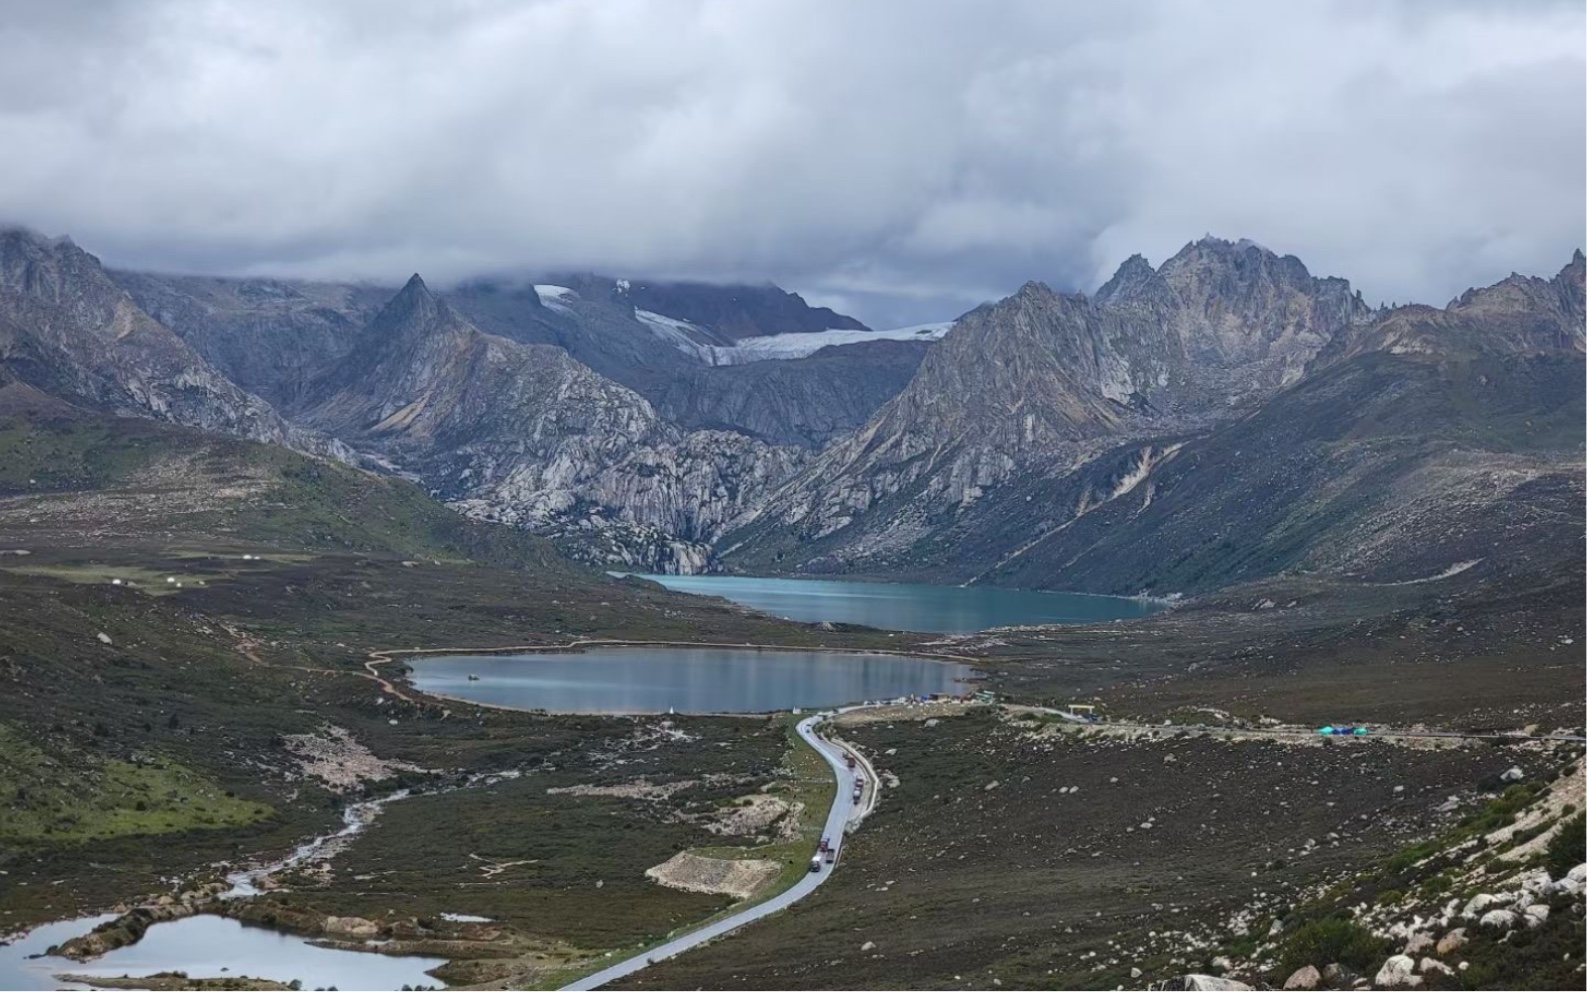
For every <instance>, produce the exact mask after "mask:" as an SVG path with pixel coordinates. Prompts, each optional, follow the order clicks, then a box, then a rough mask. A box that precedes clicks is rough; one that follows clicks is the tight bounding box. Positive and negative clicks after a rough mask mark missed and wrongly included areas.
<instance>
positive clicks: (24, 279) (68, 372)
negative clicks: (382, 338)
mask: <svg viewBox="0 0 1587 993" xmlns="http://www.w3.org/2000/svg"><path fill="white" fill-rule="evenodd" d="M0 376H3V377H6V378H9V379H11V380H14V381H17V382H20V383H24V384H27V385H28V386H30V387H32V388H34V389H36V390H38V391H40V392H41V393H44V394H46V395H49V396H53V397H56V398H58V399H61V400H65V401H68V402H70V403H74V404H80V405H83V406H86V407H90V408H93V409H97V410H103V411H107V412H110V413H115V414H127V415H133V416H140V417H153V418H157V419H160V420H165V421H171V422H173V423H177V424H185V425H190V426H193V427H200V428H205V429H208V430H212V431H220V432H224V433H227V434H234V435H239V436H241V437H245V438H252V439H255V440H259V441H269V442H276V443H280V444H288V445H291V446H292V447H295V448H299V449H301V450H303V451H308V452H313V453H317V454H327V455H334V456H337V457H345V456H347V455H349V454H350V453H349V452H348V451H347V450H346V448H345V446H342V445H340V444H339V443H336V442H334V441H332V440H330V439H328V438H324V437H318V436H316V435H314V434H312V433H310V432H306V431H303V430H301V429H299V428H297V427H294V426H293V425H291V424H288V423H287V422H286V421H285V420H284V419H283V418H282V417H281V416H280V415H279V414H278V413H277V412H276V411H275V410H274V408H272V407H271V405H270V404H269V403H268V402H267V401H265V400H263V399H262V398H260V397H258V396H256V395H254V394H253V393H250V392H248V391H247V390H245V389H244V388H242V387H241V386H239V385H238V384H237V383H236V382H234V381H233V380H232V379H230V378H228V376H227V375H226V374H225V373H224V372H222V371H221V370H220V369H217V368H216V367H215V366H213V365H211V364H210V362H208V361H207V360H206V359H205V357H204V356H203V355H201V354H200V353H199V352H198V351H197V350H195V349H194V348H193V347H192V346H191V345H189V344H188V343H187V342H186V341H185V340H183V339H182V338H181V337H180V336H178V335H177V334H175V333H173V332H172V331H171V330H170V329H169V328H167V327H166V326H165V325H163V324H161V323H160V322H158V321H156V320H154V319H153V318H151V317H150V316H149V315H148V314H147V313H146V312H145V311H143V310H142V309H141V308H140V307H138V305H137V304H136V303H135V302H134V301H133V299H132V298H131V296H130V295H129V294H128V293H127V292H126V290H125V289H123V288H122V287H121V286H119V285H118V284H117V283H116V282H115V281H114V280H113V279H111V278H110V276H109V274H107V273H106V272H105V270H104V268H103V267H102V266H101V265H100V263H99V260H98V259H97V258H95V257H94V256H92V255H90V254H88V253H87V252H85V251H83V250H82V249H81V248H78V247H77V245H76V244H74V243H73V242H72V241H71V239H69V238H57V239H46V238H40V237H38V236H36V235H33V234H31V233H29V232H26V231H21V230H17V229H7V230H0Z"/></svg>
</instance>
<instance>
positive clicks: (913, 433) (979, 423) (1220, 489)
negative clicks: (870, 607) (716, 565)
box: [724, 239, 1584, 593]
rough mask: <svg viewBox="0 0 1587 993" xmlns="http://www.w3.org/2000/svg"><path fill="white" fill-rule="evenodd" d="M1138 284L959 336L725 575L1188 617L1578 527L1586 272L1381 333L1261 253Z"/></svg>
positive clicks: (797, 487) (811, 476)
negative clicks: (1305, 579) (1242, 590)
mask: <svg viewBox="0 0 1587 993" xmlns="http://www.w3.org/2000/svg"><path fill="white" fill-rule="evenodd" d="M1209 260H1214V261H1213V262H1210V263H1209ZM1144 266H1145V263H1144V260H1141V259H1138V258H1137V259H1132V260H1130V261H1128V262H1126V263H1125V264H1124V266H1123V267H1122V268H1121V270H1120V273H1119V274H1118V275H1116V276H1115V277H1114V278H1113V279H1112V280H1110V281H1109V283H1108V284H1107V285H1106V286H1105V287H1104V288H1103V291H1102V292H1100V293H1098V295H1097V297H1096V299H1094V300H1086V299H1084V298H1080V297H1071V296H1064V295H1060V294H1056V293H1053V292H1052V291H1050V290H1047V289H1046V288H1045V287H1042V286H1039V285H1027V286H1026V287H1024V288H1023V289H1022V290H1021V291H1020V292H1019V293H1018V294H1016V295H1015V296H1014V297H1011V298H1010V299H1008V300H1005V301H1003V302H1001V303H999V304H997V305H995V306H993V307H991V308H989V309H987V310H984V311H982V312H979V313H978V314H974V315H971V316H969V317H967V318H966V319H964V320H963V321H961V322H960V324H959V325H958V326H957V327H956V328H955V330H954V332H953V333H952V334H950V335H949V337H948V338H947V339H946V340H945V341H944V343H943V345H942V346H941V348H940V349H938V350H937V351H934V352H933V353H932V354H931V355H930V356H928V358H927V360H926V362H925V363H923V364H922V367H921V371H920V374H919V375H917V376H916V379H915V380H914V382H912V383H911V384H910V386H909V387H908V388H907V389H906V390H905V391H904V392H903V393H901V394H900V395H899V396H898V397H897V398H896V399H894V400H893V401H891V402H890V403H889V404H888V405H887V406H886V407H884V408H883V409H882V411H881V412H879V414H878V415H877V417H876V418H875V419H873V420H872V421H871V423H870V424H868V425H867V426H866V427H865V428H863V429H861V430H860V431H858V432H856V433H855V434H854V435H852V436H850V437H848V438H846V439H842V440H840V441H838V442H835V443H834V444H833V445H831V446H829V447H828V448H827V449H826V450H825V451H823V452H822V453H821V455H820V456H819V457H818V458H817V459H816V460H814V461H813V462H812V463H811V464H810V465H809V466H808V467H807V468H806V469H805V470H804V472H803V473H802V474H801V475H800V476H799V477H797V478H796V479H795V480H793V481H791V482H790V483H789V484H788V485H786V486H784V487H783V488H781V489H780V490H779V491H778V493H777V494H776V496H775V497H774V498H773V499H772V501H771V502H770V503H769V504H768V505H767V507H766V508H764V509H763V510H762V511H760V512H759V513H758V514H757V515H756V517H755V519H753V520H752V521H750V522H747V523H746V524H745V526H744V527H743V528H741V529H739V530H738V531H737V532H735V533H734V534H731V535H729V536H728V537H727V538H726V539H725V541H724V547H725V549H726V552H727V555H728V560H729V561H730V562H734V563H736V564H738V565H739V566H740V567H742V568H745V569H747V570H750V571H758V570H775V569H789V570H795V571H806V572H822V571H831V572H857V573H861V574H885V575H896V574H906V575H914V576H920V577H924V576H932V577H934V578H937V579H939V580H943V579H946V580H952V581H957V582H1000V583H1009V584H1013V585H1025V586H1051V585H1067V586H1070V587H1076V586H1078V587H1081V588H1086V589H1091V590H1095V591H1097V592H1109V593H1137V592H1156V593H1167V592H1187V591H1199V590H1205V589H1208V588H1211V587H1214V586H1217V585H1221V584H1223V583H1226V582H1229V581H1232V580H1235V579H1240V578H1254V577H1256V576H1261V575H1270V574H1272V573H1275V572H1278V571H1281V570H1285V569H1297V568H1328V569H1333V570H1353V571H1360V570H1364V571H1366V572H1371V571H1372V570H1373V568H1374V564H1375V563H1376V564H1378V565H1381V564H1382V563H1383V562H1386V561H1390V560H1392V561H1394V562H1397V563H1400V564H1401V565H1403V566H1405V567H1406V568H1412V567H1413V565H1412V564H1413V563H1414V564H1415V567H1420V566H1421V565H1428V566H1431V565H1433V562H1432V561H1431V560H1434V559H1437V560H1439V561H1442V562H1443V563H1444V566H1453V565H1455V564H1458V563H1459V562H1462V561H1469V560H1470V558H1471V557H1473V556H1475V557H1483V556H1479V555H1478V551H1480V550H1481V549H1484V548H1486V549H1489V551H1490V552H1492V551H1493V550H1494V548H1497V549H1499V550H1507V549H1511V548H1513V547H1514V546H1513V545H1512V544H1508V543H1507V538H1506V537H1505V536H1504V531H1505V528H1507V527H1509V526H1510V525H1509V524H1506V523H1504V522H1506V521H1509V520H1510V519H1511V517H1512V512H1514V511H1515V510H1516V508H1517V507H1525V506H1527V504H1526V502H1525V501H1520V502H1517V501H1516V497H1517V488H1520V487H1531V488H1532V490H1530V491H1529V492H1538V493H1541V492H1542V491H1545V490H1546V491H1549V492H1556V491H1558V495H1559V496H1560V497H1561V498H1562V499H1564V500H1565V501H1566V503H1567V504H1569V502H1570V501H1572V500H1574V501H1576V502H1577V503H1579V502H1580V499H1581V488H1580V481H1579V476H1580V463H1581V447H1582V429H1581V423H1582V396H1583V379H1582V368H1581V366H1582V352H1583V336H1582V325H1583V319H1584V318H1583V309H1582V305H1581V294H1582V285H1583V262H1582V257H1581V255H1580V254H1579V253H1578V254H1577V256H1576V257H1575V258H1574V259H1573V260H1572V262H1571V263H1570V264H1569V265H1568V266H1566V267H1565V269H1564V270H1562V271H1561V272H1560V273H1559V274H1558V275H1556V276H1555V277H1554V278H1552V279H1548V280H1544V279H1531V278H1525V277H1514V276H1513V277H1511V278H1510V279H1507V280H1505V281H1504V282H1502V283H1500V284H1498V285H1496V286H1494V287H1490V288H1488V289H1484V290H1477V291H1473V292H1470V293H1467V294H1464V295H1463V296H1462V297H1461V298H1460V299H1458V300H1456V301H1454V302H1453V303H1452V304H1451V305H1450V306H1449V307H1448V308H1446V309H1444V310H1441V311H1440V310H1434V309H1432V308H1427V307H1417V306H1413V307H1404V308H1397V309H1394V310H1390V311H1370V310H1368V309H1367V308H1366V307H1365V306H1364V305H1362V304H1361V303H1360V301H1359V298H1358V297H1356V295H1355V294H1353V293H1352V292H1351V291H1350V289H1349V286H1348V284H1345V283H1344V282H1343V281H1342V280H1314V279H1312V278H1311V277H1310V276H1309V275H1307V274H1306V273H1305V269H1304V267H1303V266H1301V265H1300V264H1299V262H1298V261H1295V260H1289V259H1280V258H1278V257H1276V256H1273V255H1272V254H1271V253H1268V252H1266V251H1265V250H1263V249H1260V248H1259V247H1257V246H1254V245H1251V244H1249V243H1238V244H1236V243H1229V242H1220V241H1216V240H1212V239H1208V240H1204V241H1202V242H1197V243H1195V244H1192V245H1190V246H1187V247H1186V248H1185V249H1184V250H1183V251H1181V252H1180V253H1179V254H1178V255H1176V256H1175V257H1174V259H1171V260H1169V261H1168V262H1166V263H1164V265H1163V266H1162V267H1161V269H1160V270H1158V271H1157V272H1156V273H1154V274H1148V273H1147V272H1146V271H1145V269H1144V268H1143V267H1144ZM1099 301H1100V302H1099ZM1121 311H1122V313H1121ZM1077 343H1078V344H1079V345H1081V346H1082V347H1085V346H1088V347H1089V349H1090V350H1089V351H1077V350H1076V346H1077ZM1479 478H1480V479H1481V480H1482V482H1480V483H1479V482H1475V480H1476V479H1479ZM1519 513H1520V515H1521V517H1523V518H1525V517H1528V516H1529V513H1530V512H1529V511H1520V512H1519ZM1544 516H1547V514H1546V513H1545V515H1544ZM1456 518H1459V520H1460V525H1459V526H1458V527H1457V526H1456V524H1455V519H1456ZM1394 522H1398V524H1395V523H1394ZM1445 525H1447V526H1445ZM1406 528H1410V529H1412V530H1414V529H1418V528H1420V529H1425V531H1424V532H1423V533H1421V534H1420V535H1419V536H1413V535H1412V534H1411V533H1410V531H1407V530H1405V529H1406ZM1474 533H1480V534H1481V535H1483V537H1474ZM1555 537H1556V538H1557V537H1559V536H1558V535H1556V536H1555ZM1418 541H1421V542H1422V543H1421V544H1419V545H1418V544H1417V542H1418ZM1457 545H1459V546H1461V547H1464V548H1465V549H1466V551H1465V552H1462V553H1460V554H1461V555H1462V556H1465V557H1464V558H1452V557H1450V556H1452V555H1454V554H1455V552H1454V551H1453V548H1454V547H1455V546H1457ZM1391 548H1392V550H1393V552H1394V554H1392V555H1391V554H1390V551H1391ZM1430 549H1436V551H1430ZM1440 556H1442V558H1440ZM1488 557H1492V556H1491V555H1489V556H1488ZM1440 568H1442V567H1440ZM1430 571H1432V572H1436V571H1438V570H1437V569H1431V570H1430ZM1385 575H1387V574H1385ZM1392 578H1394V579H1399V578H1404V577H1401V576H1399V575H1398V574H1396V575H1395V576H1394V577H1392Z"/></svg>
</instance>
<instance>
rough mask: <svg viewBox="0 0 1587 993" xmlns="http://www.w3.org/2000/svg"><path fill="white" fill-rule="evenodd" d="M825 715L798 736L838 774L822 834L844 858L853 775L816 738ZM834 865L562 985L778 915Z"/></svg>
mask: <svg viewBox="0 0 1587 993" xmlns="http://www.w3.org/2000/svg"><path fill="white" fill-rule="evenodd" d="M824 716H825V715H823V714H816V715H815V716H813V717H806V718H805V719H804V720H802V721H800V722H799V725H798V731H799V737H801V738H803V739H804V740H805V741H806V742H808V743H809V744H810V745H811V747H813V748H814V749H815V750H816V751H818V752H820V753H821V757H822V758H824V759H826V760H827V764H828V765H830V766H832V771H833V772H834V773H836V774H837V779H838V795H837V799H836V800H834V801H833V802H832V810H831V811H830V812H829V813H828V814H827V824H826V829H825V830H824V831H823V837H826V838H830V839H832V842H833V844H835V845H837V846H838V857H839V858H840V859H841V858H842V855H843V841H844V836H843V828H844V826H845V825H846V824H847V823H848V820H849V809H850V807H851V806H852V805H853V803H854V799H853V797H854V774H853V773H851V772H850V771H849V767H848V765H847V763H845V762H844V760H843V752H842V751H841V750H840V749H838V747H837V746H835V745H831V744H828V743H827V742H826V741H823V740H822V739H821V738H819V737H817V735H816V733H815V725H816V724H817V723H819V722H820V721H821V719H822V717H824ZM834 868H836V866H835V865H830V866H829V865H823V866H822V869H821V871H820V872H812V873H808V874H806V875H805V876H803V877H801V878H800V880H799V882H797V883H795V884H794V885H793V886H791V887H789V888H788V889H786V890H784V891H783V892H781V893H779V894H777V895H776V896H774V897H772V898H771V899H770V900H767V901H765V902H764V903H758V904H756V905H755V906H753V907H749V908H746V909H745V910H741V911H739V912H738V913H736V914H734V915H733V916H731V917H727V918H724V919H722V920H720V921H717V922H716V923H715V924H708V925H706V926H705V927H702V928H700V929H698V930H696V931H690V932H689V933H688V934H686V935H684V936H682V937H681V938H674V939H672V940H671V941H669V942H667V943H666V944H665V945H660V946H658V947H656V948H652V949H651V950H650V951H648V952H645V953H643V954H641V955H635V956H634V957H633V958H631V959H626V960H625V961H622V962H619V963H617V964H616V965H610V966H607V967H606V968H604V969H602V970H601V971H600V972H596V973H592V974H591V975H588V976H585V977H584V978H583V979H580V980H577V981H575V982H572V983H569V984H568V985H567V986H564V987H562V988H563V989H564V990H594V989H599V988H600V987H602V986H604V985H605V984H607V983H609V982H611V981H612V980H614V979H620V978H622V977H623V976H627V975H629V974H630V973H635V972H638V971H639V970H640V969H643V968H644V967H645V966H647V965H651V964H652V963H655V962H660V961H661V960H662V959H669V958H672V957H673V956H674V955H677V954H678V953H680V952H684V951H687V950H689V949H690V948H693V947H695V946H696V945H702V944H704V943H705V942H707V941H710V940H711V939H713V938H720V937H721V936H722V935H724V934H727V933H728V932H729V931H736V930H738V929H739V928H741V927H743V926H744V925H745V924H748V923H749V922H750V921H755V920H759V919H760V918H762V917H765V916H767V915H768V914H775V913H776V912H777V911H779V910H782V909H784V908H786V907H789V906H791V905H793V903H794V902H795V901H798V900H802V899H804V898H805V897H806V896H809V895H810V894H811V893H812V892H814V891H815V888H816V887H817V886H820V885H821V884H822V883H824V882H826V881H827V877H828V876H830V875H831V874H832V870H833V869H834Z"/></svg>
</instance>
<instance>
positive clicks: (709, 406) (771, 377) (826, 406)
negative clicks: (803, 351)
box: [648, 340, 931, 448]
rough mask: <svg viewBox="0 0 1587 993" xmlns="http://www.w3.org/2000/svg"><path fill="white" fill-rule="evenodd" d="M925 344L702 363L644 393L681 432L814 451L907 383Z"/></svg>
mask: <svg viewBox="0 0 1587 993" xmlns="http://www.w3.org/2000/svg"><path fill="white" fill-rule="evenodd" d="M930 347H931V346H930V344H929V343H927V342H922V341H887V340H880V341H871V342H861V343H857V344H853V345H842V346H836V347H828V348H824V349H822V350H821V351H819V352H817V353H816V354H814V355H811V356H809V357H807V358H800V359H787V360H781V361H766V362H751V363H746V364H743V365H724V366H702V367H699V368H692V369H687V370H683V371H681V372H679V373H678V374H676V375H674V376H671V377H669V378H668V379H666V381H665V382H664V383H663V384H662V385H660V386H658V387H654V388H653V389H652V390H650V391H649V393H648V395H649V396H650V398H651V400H652V401H653V402H654V403H655V405H656V410H657V411H658V412H659V413H660V414H661V416H662V417H665V418H666V419H667V420H669V421H671V422H673V423H674V424H677V425H678V426H680V427H682V428H685V429H691V430H693V429H714V430H724V431H737V432H740V433H742V434H747V435H750V436H751V437H753V438H758V439H760V440H761V441H765V442H767V443H769V444H773V445H799V446H802V447H807V448H819V447H821V446H822V445H824V444H825V443H827V442H828V441H831V440H832V439H834V438H836V437H838V436H840V435H843V434H847V433H848V432H850V431H853V430H855V429H856V428H859V427H861V426H863V425H864V424H865V423H866V422H867V421H868V420H870V419H871V417H872V415H874V414H875V413H876V412H877V410H879V409H880V408H881V406H882V405H883V404H884V403H886V402H887V401H888V400H891V399H892V398H893V397H895V396H897V395H898V394H899V393H900V392H901V391H902V390H903V389H904V387H906V386H908V385H909V381H910V379H911V378H913V376H914V374H915V370H916V369H917V368H919V366H920V363H921V360H922V359H924V358H925V356H926V352H927V349H928V348H930Z"/></svg>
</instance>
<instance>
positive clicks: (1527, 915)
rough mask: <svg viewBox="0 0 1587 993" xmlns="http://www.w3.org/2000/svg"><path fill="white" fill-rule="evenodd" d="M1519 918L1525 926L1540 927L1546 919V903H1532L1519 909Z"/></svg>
mask: <svg viewBox="0 0 1587 993" xmlns="http://www.w3.org/2000/svg"><path fill="white" fill-rule="evenodd" d="M1521 920H1522V922H1523V923H1525V924H1526V926H1527V927H1542V926H1543V923H1544V922H1545V921H1547V920H1548V904H1546V903H1534V904H1532V905H1531V906H1529V907H1527V908H1526V909H1525V910H1523V911H1521Z"/></svg>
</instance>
